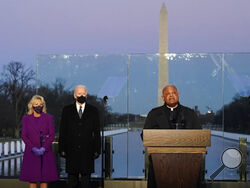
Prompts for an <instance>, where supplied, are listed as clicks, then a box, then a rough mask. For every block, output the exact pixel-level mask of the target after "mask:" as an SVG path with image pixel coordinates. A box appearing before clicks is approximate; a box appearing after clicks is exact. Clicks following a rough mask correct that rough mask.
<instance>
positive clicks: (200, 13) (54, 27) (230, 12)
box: [0, 0, 250, 65]
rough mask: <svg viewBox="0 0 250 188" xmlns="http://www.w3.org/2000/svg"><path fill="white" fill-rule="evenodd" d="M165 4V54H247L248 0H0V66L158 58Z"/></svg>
mask: <svg viewBox="0 0 250 188" xmlns="http://www.w3.org/2000/svg"><path fill="white" fill-rule="evenodd" d="M163 2H164V3H165V4H166V7H167V11H168V24H169V52H172V53H183V52H250V11H249V7H250V1H249V0H219V1H218V0H202V1H201V0H188V1H187V0H165V1H163V0H126V1H118V0H105V1H97V0H73V1H70V0H21V1H20V0H8V1H6V0H1V1H0V64H1V65H3V64H7V63H8V62H10V61H11V60H15V61H21V62H23V63H28V64H31V63H34V62H35V57H36V55H38V54H120V53H122V54H127V53H157V51H158V30H159V29H158V28H159V13H160V9H161V6H162V3H163Z"/></svg>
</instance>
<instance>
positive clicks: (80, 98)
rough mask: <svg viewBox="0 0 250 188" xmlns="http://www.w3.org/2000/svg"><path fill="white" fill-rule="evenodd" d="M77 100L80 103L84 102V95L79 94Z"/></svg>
mask: <svg viewBox="0 0 250 188" xmlns="http://www.w3.org/2000/svg"><path fill="white" fill-rule="evenodd" d="M76 100H77V102H79V103H80V104H83V103H85V102H86V97H84V96H80V97H77V98H76Z"/></svg>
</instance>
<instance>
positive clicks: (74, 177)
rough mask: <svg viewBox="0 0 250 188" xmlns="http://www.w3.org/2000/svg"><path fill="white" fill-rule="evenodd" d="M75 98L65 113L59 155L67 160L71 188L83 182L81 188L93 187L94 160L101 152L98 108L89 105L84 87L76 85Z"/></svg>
mask: <svg viewBox="0 0 250 188" xmlns="http://www.w3.org/2000/svg"><path fill="white" fill-rule="evenodd" d="M74 98H75V100H76V102H75V103H73V104H71V105H68V106H65V107H64V108H63V111H62V116H61V123H60V135H59V152H60V154H61V156H63V157H65V158H66V172H67V173H68V187H69V188H74V187H77V185H78V182H79V180H80V182H81V186H82V187H84V188H90V187H91V185H90V176H91V173H93V172H94V160H95V159H96V158H98V156H99V155H100V151H101V137H100V122H99V113H98V110H97V108H96V107H94V106H92V105H90V104H88V103H87V102H86V99H87V89H86V87H85V86H83V85H79V86H76V88H75V90H74ZM79 178H80V179H79Z"/></svg>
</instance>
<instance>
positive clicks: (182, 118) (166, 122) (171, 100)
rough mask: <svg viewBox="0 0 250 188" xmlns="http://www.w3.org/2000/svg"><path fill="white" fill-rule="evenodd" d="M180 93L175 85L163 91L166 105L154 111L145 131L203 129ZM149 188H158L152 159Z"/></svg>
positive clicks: (150, 160) (168, 86)
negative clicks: (180, 98) (184, 103)
mask: <svg viewBox="0 0 250 188" xmlns="http://www.w3.org/2000/svg"><path fill="white" fill-rule="evenodd" d="M179 96H180V94H179V92H178V90H177V88H176V87H175V86H174V85H167V86H165V87H164V88H163V90H162V100H163V101H164V105H162V106H160V107H157V108H154V109H152V110H151V111H150V112H149V113H148V116H147V119H146V122H145V125H144V129H201V126H200V123H199V119H198V117H197V115H196V113H195V111H194V110H192V109H190V108H188V107H186V106H183V105H181V104H180V103H179ZM148 188H156V184H155V178H154V172H153V164H152V159H151V157H149V172H148Z"/></svg>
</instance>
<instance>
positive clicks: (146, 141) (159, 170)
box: [143, 129, 211, 188]
mask: <svg viewBox="0 0 250 188" xmlns="http://www.w3.org/2000/svg"><path fill="white" fill-rule="evenodd" d="M143 145H144V146H145V147H146V151H147V153H148V154H150V155H151V157H152V162H153V169H154V174H155V180H156V184H157V188H195V187H197V183H198V182H199V180H200V173H201V168H202V167H203V168H204V159H205V154H206V147H207V146H210V145H211V132H210V130H187V129H179V130H173V129H144V130H143ZM202 175H203V173H202Z"/></svg>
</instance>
